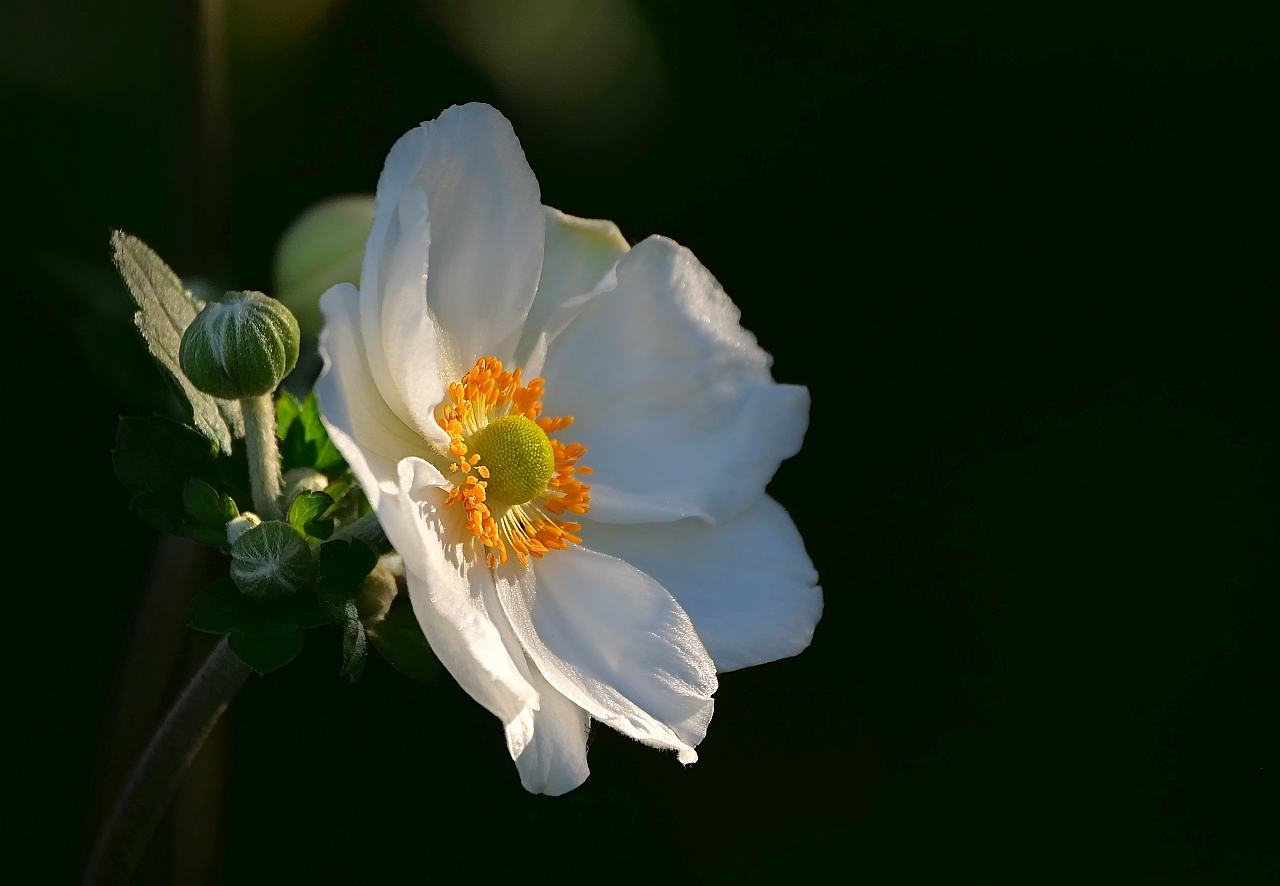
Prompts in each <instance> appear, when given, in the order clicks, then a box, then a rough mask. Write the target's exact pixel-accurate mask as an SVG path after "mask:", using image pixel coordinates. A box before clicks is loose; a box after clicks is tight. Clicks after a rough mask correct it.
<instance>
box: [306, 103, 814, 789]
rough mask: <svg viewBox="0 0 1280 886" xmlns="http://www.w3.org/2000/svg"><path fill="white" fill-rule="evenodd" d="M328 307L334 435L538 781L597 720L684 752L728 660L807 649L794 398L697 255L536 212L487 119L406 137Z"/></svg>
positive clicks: (437, 646)
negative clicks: (795, 520)
mask: <svg viewBox="0 0 1280 886" xmlns="http://www.w3.org/2000/svg"><path fill="white" fill-rule="evenodd" d="M321 306H322V308H323V311H324V315H325V323H326V325H325V329H324V333H323V335H322V337H321V349H322V351H323V352H324V357H325V370H324V374H323V375H322V376H321V378H320V380H319V382H317V384H316V392H317V394H318V396H319V398H320V404H321V407H322V410H323V413H324V418H325V423H326V425H327V426H328V428H329V433H330V434H331V435H332V437H333V440H334V442H335V443H336V444H337V446H338V448H339V449H340V450H341V451H342V454H343V455H344V456H345V457H346V459H347V461H348V462H349V463H350V465H351V466H352V468H353V469H354V471H355V472H356V475H357V477H358V478H359V481H360V483H361V485H362V487H363V488H364V490H365V492H366V494H367V495H368V497H369V501H370V503H371V504H372V505H373V509H374V511H375V512H376V513H377V516H378V519H379V521H380V522H381V523H382V526H383V528H384V530H385V531H386V534H387V537H388V538H389V539H390V540H391V542H392V544H394V545H395V548H396V550H397V551H398V552H399V553H400V555H401V556H402V557H403V559H404V568H405V573H406V579H407V584H408V588H409V594H410V598H411V600H412V602H413V607H414V611H415V612H416V613H417V616H418V620H419V622H420V623H421V625H422V630H423V632H424V633H425V634H426V637H427V639H428V640H429V641H430V643H431V646H432V648H433V649H434V650H435V652H436V654H437V655H438V656H439V658H440V660H441V662H442V663H443V664H444V665H445V667H446V668H448V670H449V672H450V673H451V674H452V675H453V677H454V678H455V679H456V680H457V681H458V683H459V684H461V686H462V687H463V688H464V689H465V690H466V691H467V692H468V693H470V694H471V696H472V697H473V698H475V699H476V701H478V702H480V704H482V705H484V706H485V707H486V708H488V709H489V710H490V711H492V712H493V713H494V714H495V715H497V716H498V717H499V718H500V719H501V720H502V723H503V725H504V726H505V728H506V736H507V745H508V748H509V749H510V751H511V756H512V758H513V759H514V760H515V761H516V766H517V768H518V769H519V772H520V779H521V782H522V783H523V785H524V786H525V788H526V789H528V790H530V791H535V792H541V793H547V794H561V793H564V792H565V791H569V790H572V789H573V788H575V787H577V786H578V785H580V784H581V783H582V782H583V781H584V780H585V779H586V777H587V774H588V769H587V761H586V737H587V732H588V727H589V725H590V718H593V717H594V718H595V719H596V720H598V721H600V722H602V723H605V724H607V725H608V726H611V727H613V728H614V729H617V730H618V731H619V732H622V733H623V734H625V735H629V736H631V737H632V738H635V739H637V740H639V741H642V742H644V743H645V744H648V745H652V746H654V747H659V748H669V749H672V750H675V751H676V752H677V753H678V755H679V759H680V760H681V762H684V763H690V762H692V761H694V760H696V759H697V754H696V752H695V751H694V747H696V746H697V745H698V743H699V742H701V741H702V738H703V736H704V735H705V734H706V731H707V724H708V723H709V722H710V720H711V712H712V705H713V702H712V698H711V696H712V694H713V693H714V692H715V690H716V686H717V682H716V671H717V669H718V670H720V671H729V670H733V669H735V668H743V667H748V666H750V665H754V664H759V663H761V662H766V661H771V660H773V659H777V658H782V657H785V656H790V655H795V654H797V653H799V652H800V651H801V650H803V649H804V648H805V647H806V646H808V644H809V640H810V638H811V636H812V634H813V628H814V625H815V624H816V623H817V621H818V618H819V617H820V615H821V612H822V592H821V589H820V588H818V587H816V584H815V583H816V581H817V574H816V573H815V572H814V570H813V567H812V565H811V564H810V562H809V558H808V557H807V556H806V554H805V550H804V545H803V543H802V542H801V540H800V536H799V534H798V533H797V532H796V529H795V526H794V525H793V524H792V522H791V519H790V518H789V517H788V516H787V514H786V512H785V511H784V510H783V509H782V508H781V507H780V506H779V505H778V504H777V503H775V502H774V501H773V500H772V499H770V498H769V497H767V496H766V495H765V494H764V487H765V484H766V483H767V482H768V481H769V479H770V478H771V477H772V476H773V473H774V471H775V470H776V469H777V466H778V464H779V462H781V461H782V460H783V459H785V458H787V457H789V456H791V455H794V454H795V453H796V451H798V450H799V448H800V443H801V440H802V438H803V436H804V431H805V426H806V424H807V422H808V408H809V396H808V392H807V391H806V390H805V389H804V388H800V387H795V386H792V385H779V384H775V383H774V382H773V380H772V378H771V377H770V375H769V364H770V358H769V356H768V354H766V353H765V352H764V351H762V350H761V349H760V348H759V347H758V346H757V344H756V342H755V339H754V338H753V337H752V336H751V335H750V334H749V333H747V332H746V331H744V330H743V329H742V328H741V327H740V326H739V325H738V316H739V314H738V310H737V309H736V308H735V307H734V306H733V303H732V302H730V300H729V298H728V297H727V296H726V295H725V294H724V292H723V290H721V288H720V286H719V284H718V283H716V281H715V279H714V278H713V277H712V276H711V274H710V273H708V272H707V270H706V269H705V268H703V267H702V265H701V264H699V263H698V261H697V259H695V258H694V257H693V255H692V254H691V253H690V252H689V251H688V250H687V249H684V248H682V247H680V246H678V245H677V244H675V243H673V242H671V241H670V240H667V239H664V238H661V237H650V238H649V239H648V240H645V241H644V242H642V243H640V244H638V245H637V246H635V247H633V248H628V246H627V243H626V241H625V240H623V239H622V236H621V235H620V234H619V232H618V229H617V227H615V226H614V225H613V224H612V223H610V222H604V221H588V220H585V219H578V218H573V217H571V216H567V215H565V214H563V213H561V212H558V211H556V210H554V209H550V208H547V207H544V206H542V205H541V202H540V195H539V191H538V183H537V180H536V179H535V178H534V176H533V172H532V170H530V168H529V166H528V163H527V162H526V161H525V158H524V153H523V152H522V151H521V149H520V143H519V142H518V141H517V139H516V137H515V134H514V132H513V131H512V129H511V125H510V124H509V123H508V122H507V121H506V119H505V118H503V117H502V115H501V114H499V113H498V112H497V111H495V110H494V109H493V108H490V107H488V106H487V105H466V106H463V107H455V108H450V109H449V110H447V111H445V112H444V113H443V114H441V115H440V117H439V118H438V119H436V120H434V121H432V122H430V123H424V124H423V125H422V126H420V127H418V128H417V129H414V130H413V131H411V132H409V133H408V134H407V135H405V136H404V137H403V138H401V139H400V141H399V142H397V143H396V145H395V147H393V148H392V149H391V153H390V154H389V155H388V157H387V162H386V166H385V168H384V169H383V172H382V177H381V179H380V180H379V182H378V194H377V203H376V212H375V220H374V225H373V230H372V232H371V233H370V235H369V240H368V243H367V245H366V247H365V253H364V265H363V269H362V273H361V277H360V288H359V290H358V291H357V289H356V288H355V287H354V286H352V285H350V284H346V283H344V284H340V285H338V286H335V287H333V288H332V289H330V290H329V291H328V292H327V293H325V295H324V298H323V300H322V302H321ZM516 367H518V369H517V368H516ZM570 416H572V418H570ZM535 419H536V420H537V422H536V423H535V421H534V420H535ZM570 422H572V426H571V427H570ZM586 464H589V465H590V466H591V468H593V469H594V474H593V476H591V477H590V478H589V480H588V478H586V477H584V475H587V474H589V473H591V472H590V471H589V470H587V469H585V468H584V465H586ZM588 482H589V483H590V485H587V483H588Z"/></svg>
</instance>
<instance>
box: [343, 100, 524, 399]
mask: <svg viewBox="0 0 1280 886" xmlns="http://www.w3.org/2000/svg"><path fill="white" fill-rule="evenodd" d="M413 188H418V189H421V190H422V191H423V193H424V194H425V195H426V204H427V212H428V214H429V216H430V256H429V265H430V270H429V273H428V276H427V281H426V294H427V295H426V302H427V306H428V307H429V308H430V309H431V311H432V313H433V316H434V318H435V320H436V323H437V326H438V328H439V330H440V332H441V337H442V339H443V342H442V343H443V345H444V347H445V350H446V351H447V353H448V355H449V362H450V363H452V365H451V366H446V367H443V368H444V369H445V374H446V375H447V376H449V377H456V376H458V375H460V374H461V373H462V372H465V371H466V370H467V369H470V368H471V366H472V365H473V364H474V363H475V361H476V360H477V358H479V357H483V356H488V355H493V356H496V357H498V358H499V359H501V360H504V361H509V360H510V359H511V357H512V354H513V353H514V351H515V346H516V342H517V341H518V339H519V336H520V330H521V328H522V326H523V323H524V318H525V316H526V314H527V313H528V311H529V306H530V304H532V302H533V297H534V292H535V290H536V288H537V285H538V275H539V271H540V269H541V265H542V245H543V236H544V225H545V222H544V220H543V212H542V205H541V203H540V198H539V193H538V182H537V179H535V178H534V175H533V171H532V170H531V169H530V168H529V164H528V162H527V161H526V160H525V157H524V152H523V151H522V150H521V148H520V142H519V140H518V139H517V138H516V136H515V132H514V131H513V130H512V128H511V124H510V123H508V122H507V120H506V118H504V117H503V116H502V115H501V114H500V113H498V112H497V111H496V110H494V109H493V108H491V107H489V106H488V105H481V104H470V105H463V106H461V107H453V108H449V109H448V110H447V111H445V112H444V113H442V114H441V115H440V116H439V117H437V118H436V119H435V120H433V121H430V122H428V123H424V124H422V125H421V126H419V127H418V128H417V129H414V130H412V131H411V132H409V133H407V134H406V135H404V136H403V137H401V139H400V140H399V141H398V142H396V144H395V146H394V147H393V148H392V149H391V152H390V154H389V155H388V156H387V162H386V165H385V166H384V168H383V172H382V177H381V178H380V179H379V181H378V193H377V201H376V204H375V211H374V223H373V229H372V231H371V232H370V234H369V240H368V243H367V245H366V248H365V257H364V265H363V267H362V270H361V277H360V290H361V292H362V293H364V294H365V295H366V296H368V297H371V298H372V297H381V294H382V287H383V286H384V285H385V283H386V282H387V280H386V278H387V276H388V273H389V267H390V264H391V262H392V259H393V255H394V251H395V248H396V245H397V243H398V242H399V240H400V238H401V237H402V236H404V234H405V230H404V229H403V228H402V227H401V224H400V219H399V206H400V201H401V199H402V196H403V195H404V194H405V193H406V192H407V191H409V190H410V189H413ZM368 310H370V309H369V308H366V315H367V311H368ZM366 334H367V331H366ZM369 350H370V356H371V357H373V358H375V361H376V358H377V357H378V356H379V355H378V354H377V353H375V350H376V349H375V348H373V347H370V348H369ZM393 368H394V367H393ZM376 375H377V371H376V370H375V376H376ZM382 386H383V385H382V379H379V387H382ZM392 405H393V406H394V405H395V404H394V403H393V404H392ZM432 405H434V404H432Z"/></svg>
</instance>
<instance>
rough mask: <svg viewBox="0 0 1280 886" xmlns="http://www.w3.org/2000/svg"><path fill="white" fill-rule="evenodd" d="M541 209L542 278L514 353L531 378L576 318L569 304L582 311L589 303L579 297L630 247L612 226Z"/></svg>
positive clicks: (539, 369)
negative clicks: (543, 221) (549, 348)
mask: <svg viewBox="0 0 1280 886" xmlns="http://www.w3.org/2000/svg"><path fill="white" fill-rule="evenodd" d="M543 210H544V211H545V213H546V220H547V228H546V247H545V251H544V253H543V258H542V276H541V277H540V278H539V279H538V294H537V296H536V297H535V298H534V300H533V307H531V308H530V309H529V317H528V319H527V320H526V321H525V325H524V332H523V333H522V334H521V337H520V345H519V347H517V348H516V363H517V364H518V365H521V366H524V367H525V375H526V376H527V377H528V378H533V377H535V376H537V375H538V374H539V373H540V372H541V371H542V363H543V360H544V359H545V358H546V353H547V345H548V344H549V343H550V342H551V341H552V340H553V339H554V338H555V337H556V336H557V335H558V334H559V333H560V332H561V331H562V330H563V329H564V327H565V326H567V325H568V323H569V321H570V320H572V319H573V318H574V317H575V316H577V311H576V310H572V309H570V310H565V309H564V308H565V307H566V303H567V302H569V301H571V300H572V301H575V302H577V303H578V305H577V307H578V309H579V310H580V309H581V306H582V305H584V304H585V300H584V299H578V298H575V297H576V296H582V295H586V294H588V293H592V292H595V291H596V290H597V288H598V287H600V284H601V282H602V281H604V279H605V277H606V275H608V274H609V272H610V271H611V270H612V269H613V266H614V264H616V263H617V261H618V259H619V258H621V257H622V255H623V254H624V253H625V252H626V251H627V250H628V249H629V248H630V247H629V246H628V245H627V241H626V240H625V239H624V238H623V236H622V232H621V231H619V230H618V226H617V225H615V224H614V223H613V222H611V221H604V220H602V219H589V218H576V217H574V216H572V215H566V214H565V213H563V212H561V211H560V210H558V209H552V208H551V207H550V206H544V207H543ZM613 283H616V278H613V279H612V280H611V283H610V285H609V286H607V287H604V288H608V289H612V288H613Z"/></svg>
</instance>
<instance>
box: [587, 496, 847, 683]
mask: <svg viewBox="0 0 1280 886" xmlns="http://www.w3.org/2000/svg"><path fill="white" fill-rule="evenodd" d="M582 535H583V537H584V540H585V542H586V543H587V544H589V545H590V546H591V547H592V548H594V549H596V550H600V551H603V552H604V553H606V554H612V555H613V556H615V557H618V558H620V559H623V560H626V561H627V562H628V563H630V564H631V565H632V566H635V567H636V568H637V569H640V570H641V571H643V572H645V573H647V574H649V575H651V576H653V577H654V578H655V579H657V580H658V581H660V582H662V586H663V587H665V588H666V589H667V590H668V591H670V592H671V595H672V596H673V597H675V598H676V599H677V600H679V601H680V605H681V606H682V607H684V611H685V612H687V613H689V618H691V619H692V620H693V626H694V627H695V628H697V629H698V636H699V637H700V638H701V639H702V642H703V644H704V645H705V646H706V647H707V651H708V652H709V653H711V657H712V658H713V659H715V662H716V670H717V671H719V672H720V673H725V672H727V671H733V670H737V669H738V668H746V667H751V666H752V665H758V664H763V663H764V662H766V661H773V660H774V659H778V658H787V657H788V656H792V655H798V654H799V653H801V652H803V651H804V649H805V648H806V647H808V645H809V641H810V640H811V639H812V638H813V629H814V626H815V625H816V624H817V623H818V619H820V618H821V617H822V588H820V587H818V586H817V581H818V573H817V572H816V571H815V570H814V568H813V564H812V563H811V562H810V561H809V556H808V555H807V554H806V553H805V550H804V542H803V541H802V540H801V538H800V533H799V532H798V531H796V527H795V524H794V523H793V522H791V517H790V516H788V515H787V512H786V510H784V509H783V507H782V506H781V505H779V504H778V503H777V502H776V501H774V500H773V499H771V498H769V497H768V496H767V495H766V496H764V497H763V498H761V499H760V500H759V501H757V502H756V503H755V504H754V505H752V506H751V507H750V508H748V509H747V510H746V511H745V512H744V513H742V514H739V515H738V516H737V517H734V518H733V519H732V520H729V521H727V522H725V523H720V524H717V525H715V526H712V525H710V524H708V523H707V522H706V521H705V520H698V519H686V520H678V521H676V522H674V523H641V524H628V525H623V524H617V523H614V524H610V523H600V522H596V521H592V520H587V519H584V520H583V530H582Z"/></svg>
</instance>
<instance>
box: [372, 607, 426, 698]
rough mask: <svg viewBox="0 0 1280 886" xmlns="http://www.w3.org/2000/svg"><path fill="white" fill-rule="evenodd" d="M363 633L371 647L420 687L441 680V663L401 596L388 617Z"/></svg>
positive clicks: (411, 610) (389, 611) (411, 608)
mask: <svg viewBox="0 0 1280 886" xmlns="http://www.w3.org/2000/svg"><path fill="white" fill-rule="evenodd" d="M366 631H367V633H368V635H369V639H370V640H371V641H373V646H374V648H375V649H377V650H378V652H379V653H380V654H381V655H382V657H383V658H385V659H386V660H387V661H388V662H389V663H390V664H391V666H392V667H394V668H395V669H396V670H397V671H399V672H400V673H402V674H404V675H405V676H406V677H409V678H410V679H412V680H417V681H419V682H421V683H431V682H433V681H434V680H436V679H438V678H439V676H440V671H441V668H440V662H439V661H438V660H437V659H436V656H435V653H434V652H432V651H431V644H429V643H428V642H427V638H426V637H425V636H424V635H423V633H422V627H421V626H420V625H419V624H418V618H417V616H416V615H414V614H413V606H412V605H411V604H410V602H409V599H408V598H407V597H406V596H405V595H404V594H400V595H399V596H397V597H396V598H395V599H394V600H393V601H392V602H391V607H390V608H389V609H388V610H387V614H386V615H385V616H384V617H383V618H382V619H380V620H378V621H376V622H373V623H371V624H369V625H368V627H367V628H366Z"/></svg>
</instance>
